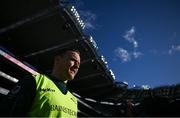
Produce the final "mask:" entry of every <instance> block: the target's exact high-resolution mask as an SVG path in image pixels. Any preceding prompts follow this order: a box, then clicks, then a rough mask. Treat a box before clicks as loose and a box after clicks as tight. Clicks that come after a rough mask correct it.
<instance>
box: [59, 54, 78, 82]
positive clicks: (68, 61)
mask: <svg viewBox="0 0 180 118" xmlns="http://www.w3.org/2000/svg"><path fill="white" fill-rule="evenodd" d="M58 58H59V59H58V60H57V64H58V66H59V67H58V69H59V70H58V72H59V75H60V77H61V78H62V77H63V78H62V79H65V80H73V79H74V77H75V75H76V74H77V72H78V69H79V66H80V56H79V54H78V52H75V51H67V52H66V53H65V54H64V55H63V56H58Z"/></svg>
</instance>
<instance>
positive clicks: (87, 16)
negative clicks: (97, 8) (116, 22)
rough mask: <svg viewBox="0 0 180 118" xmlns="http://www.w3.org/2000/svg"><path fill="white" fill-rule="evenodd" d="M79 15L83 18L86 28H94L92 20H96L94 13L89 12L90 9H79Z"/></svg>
mask: <svg viewBox="0 0 180 118" xmlns="http://www.w3.org/2000/svg"><path fill="white" fill-rule="evenodd" d="M80 15H81V17H82V18H83V20H84V23H85V26H86V27H85V28H86V29H95V26H94V24H93V23H94V22H95V20H96V17H97V16H96V14H94V13H92V12H90V11H82V10H81V11H80Z"/></svg>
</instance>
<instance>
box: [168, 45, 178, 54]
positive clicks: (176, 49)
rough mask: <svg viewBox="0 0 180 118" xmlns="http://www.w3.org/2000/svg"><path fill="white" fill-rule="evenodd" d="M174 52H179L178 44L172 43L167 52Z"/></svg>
mask: <svg viewBox="0 0 180 118" xmlns="http://www.w3.org/2000/svg"><path fill="white" fill-rule="evenodd" d="M174 52H180V45H177V46H174V45H172V46H171V48H170V49H169V51H168V53H169V54H172V53H174Z"/></svg>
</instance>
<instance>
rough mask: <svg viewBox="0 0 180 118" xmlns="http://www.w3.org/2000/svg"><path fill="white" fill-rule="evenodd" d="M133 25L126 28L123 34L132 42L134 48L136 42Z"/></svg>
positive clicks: (136, 45)
mask: <svg viewBox="0 0 180 118" xmlns="http://www.w3.org/2000/svg"><path fill="white" fill-rule="evenodd" d="M135 32H136V31H135V27H134V26H132V27H131V29H130V30H128V31H127V32H126V33H125V35H124V36H123V37H124V38H125V39H126V40H127V41H129V42H130V43H133V46H134V48H137V47H138V42H137V41H136V40H135Z"/></svg>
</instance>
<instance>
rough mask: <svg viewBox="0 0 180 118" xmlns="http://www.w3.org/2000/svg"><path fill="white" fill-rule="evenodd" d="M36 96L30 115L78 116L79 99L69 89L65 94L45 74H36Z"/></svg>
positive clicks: (68, 117)
mask: <svg viewBox="0 0 180 118" xmlns="http://www.w3.org/2000/svg"><path fill="white" fill-rule="evenodd" d="M35 80H36V85H37V87H36V96H35V99H34V103H33V105H32V108H31V110H30V112H29V113H28V115H29V116H33V117H39V116H40V117H67V118H71V117H72V118H73V117H77V99H76V98H75V97H74V96H73V95H72V94H71V93H70V92H69V91H68V92H67V94H66V95H64V94H63V93H62V92H61V91H60V90H59V88H58V87H57V86H56V85H55V84H54V82H53V81H52V80H50V79H48V77H46V76H45V75H36V76H35Z"/></svg>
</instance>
